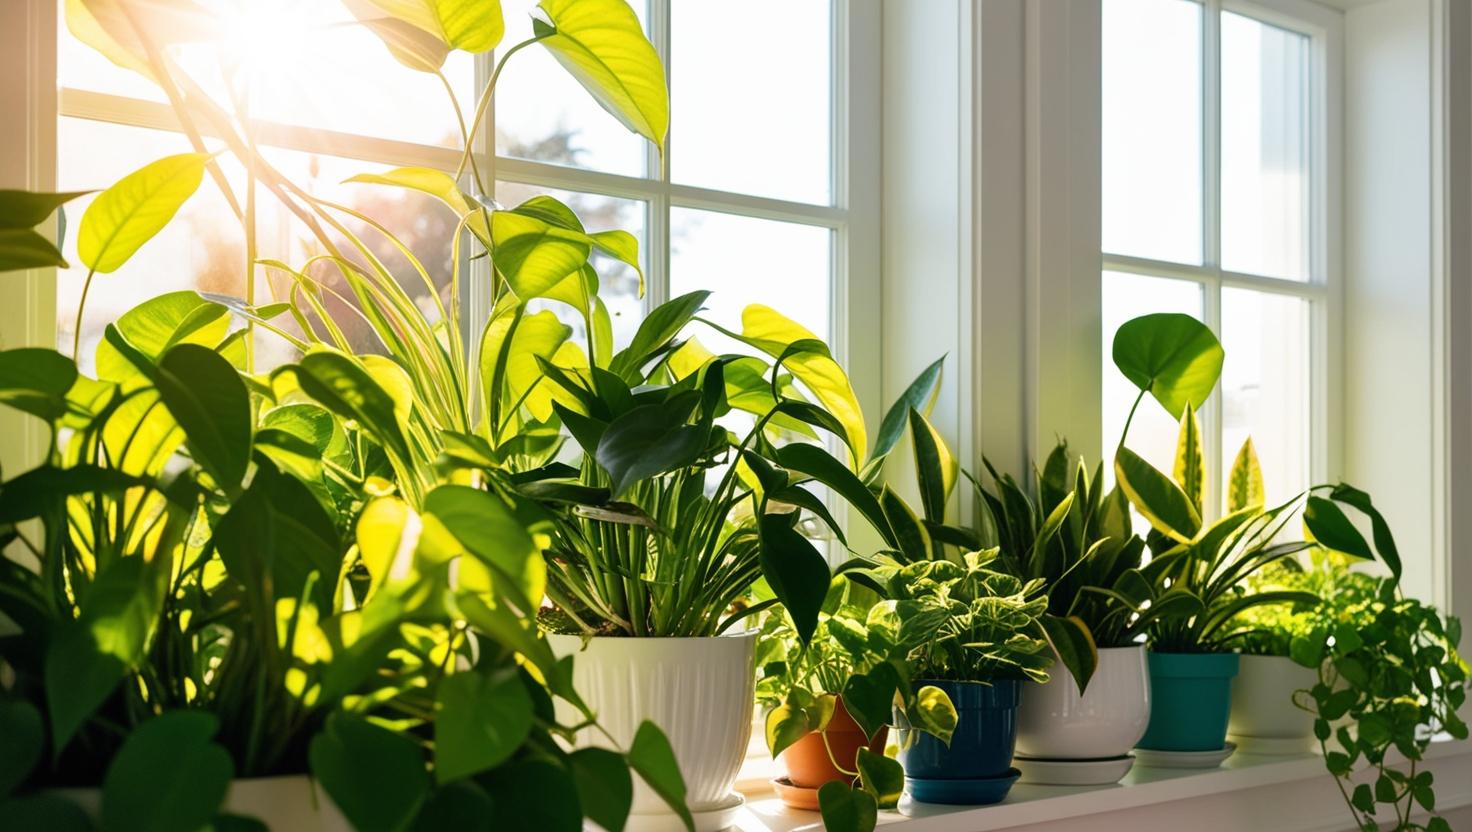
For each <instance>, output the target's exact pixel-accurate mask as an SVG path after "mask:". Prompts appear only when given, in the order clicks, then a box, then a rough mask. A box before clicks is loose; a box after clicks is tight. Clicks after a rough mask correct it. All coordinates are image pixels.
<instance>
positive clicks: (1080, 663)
mask: <svg viewBox="0 0 1472 832" xmlns="http://www.w3.org/2000/svg"><path fill="white" fill-rule="evenodd" d="M1038 623H1039V624H1040V625H1041V626H1042V630H1043V637H1044V638H1046V639H1047V640H1048V644H1049V645H1051V646H1052V648H1053V652H1054V653H1056V654H1057V655H1058V661H1059V663H1060V664H1062V665H1063V667H1064V668H1065V669H1066V670H1067V671H1068V675H1070V676H1072V677H1073V681H1074V682H1075V683H1077V684H1078V690H1079V693H1081V694H1082V693H1083V692H1085V691H1086V690H1087V689H1088V687H1089V680H1090V679H1092V678H1093V677H1094V670H1095V669H1096V668H1097V667H1098V666H1099V649H1098V648H1097V647H1096V646H1095V645H1094V636H1093V634H1092V633H1091V632H1089V627H1088V625H1087V624H1085V623H1084V622H1083V619H1081V618H1079V617H1078V616H1067V617H1065V616H1061V615H1053V614H1051V613H1049V614H1047V615H1044V616H1043V617H1042V618H1040V619H1038Z"/></svg>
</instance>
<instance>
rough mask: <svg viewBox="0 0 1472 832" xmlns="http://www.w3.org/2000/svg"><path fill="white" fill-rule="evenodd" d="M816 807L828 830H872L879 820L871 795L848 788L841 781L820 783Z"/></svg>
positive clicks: (865, 831) (829, 831) (870, 831)
mask: <svg viewBox="0 0 1472 832" xmlns="http://www.w3.org/2000/svg"><path fill="white" fill-rule="evenodd" d="M818 809H819V811H820V812H821V813H822V815H823V828H824V829H826V830H828V832H873V830H874V824H876V823H878V822H879V804H878V802H877V801H875V800H874V795H872V794H869V793H868V792H866V791H863V790H860V789H853V788H850V787H849V785H848V784H847V783H845V782H843V781H842V780H833V781H830V782H828V783H824V784H823V786H822V787H821V788H819V789H818Z"/></svg>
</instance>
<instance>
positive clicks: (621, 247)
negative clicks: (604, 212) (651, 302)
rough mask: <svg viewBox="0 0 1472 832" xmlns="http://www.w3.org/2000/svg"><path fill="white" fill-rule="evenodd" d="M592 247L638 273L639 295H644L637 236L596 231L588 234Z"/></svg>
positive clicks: (625, 232) (642, 270)
mask: <svg viewBox="0 0 1472 832" xmlns="http://www.w3.org/2000/svg"><path fill="white" fill-rule="evenodd" d="M588 236H589V237H590V238H591V239H592V240H593V246H594V248H597V249H598V250H599V251H601V252H603V253H604V254H607V255H608V256H609V257H612V258H613V259H615V260H617V261H619V262H620V263H624V264H626V265H627V266H629V267H630V268H632V269H633V270H634V273H635V274H637V275H639V297H641V298H642V297H644V269H642V268H640V266H639V238H637V237H635V236H634V235H633V234H630V233H629V232H627V231H618V230H614V231H598V232H594V233H593V234H589V235H588Z"/></svg>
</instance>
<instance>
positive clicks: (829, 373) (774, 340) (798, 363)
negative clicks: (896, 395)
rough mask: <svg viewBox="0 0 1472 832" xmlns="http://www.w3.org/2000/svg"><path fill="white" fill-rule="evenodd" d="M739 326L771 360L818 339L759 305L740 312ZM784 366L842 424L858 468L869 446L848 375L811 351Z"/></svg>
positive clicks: (777, 313) (746, 336) (793, 358)
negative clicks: (792, 345) (790, 347)
mask: <svg viewBox="0 0 1472 832" xmlns="http://www.w3.org/2000/svg"><path fill="white" fill-rule="evenodd" d="M741 326H742V332H741V334H742V335H743V337H745V338H746V339H748V340H749V343H752V344H754V345H755V346H757V347H758V348H760V349H761V350H762V351H763V352H766V353H767V354H768V355H771V356H772V357H774V358H775V357H779V356H781V355H782V351H783V350H784V349H786V348H787V346H788V345H790V344H792V343H795V342H797V341H803V340H817V337H818V336H816V335H814V334H813V333H811V332H809V331H808V330H807V329H805V328H804V327H803V326H802V325H801V324H798V323H797V322H796V321H793V320H792V319H790V318H787V317H786V316H784V315H783V314H782V313H780V312H778V311H777V310H775V309H772V308H771V307H769V306H763V305H761V304H759V303H754V304H752V305H750V306H748V307H746V309H745V310H744V311H743V312H742V313H741ZM783 366H784V367H785V368H787V369H788V370H789V371H791V373H792V375H793V376H795V377H796V378H797V380H798V381H800V382H802V384H803V385H804V386H805V387H807V388H808V390H809V391H811V392H812V394H813V396H814V397H815V398H816V399H817V400H818V402H819V403H820V404H822V405H823V407H825V408H827V409H828V412H829V413H831V414H833V417H834V418H835V419H837V420H838V421H839V423H840V424H842V425H843V429H844V430H845V431H846V432H847V433H848V439H849V443H850V444H851V445H852V455H853V464H854V467H855V468H856V469H857V467H858V466H859V463H861V462H862V461H863V456H864V451H865V449H866V448H867V447H868V442H869V435H868V431H867V429H866V428H865V426H864V411H863V409H862V408H860V407H859V398H858V396H857V395H855V393H854V388H853V385H852V384H850V383H849V380H848V374H847V373H845V372H844V371H843V368H842V367H840V366H839V365H838V362H837V361H834V360H833V358H832V357H831V356H827V355H820V354H817V353H811V352H809V353H802V354H799V355H794V356H789V357H788V359H787V360H786V362H784V364H783Z"/></svg>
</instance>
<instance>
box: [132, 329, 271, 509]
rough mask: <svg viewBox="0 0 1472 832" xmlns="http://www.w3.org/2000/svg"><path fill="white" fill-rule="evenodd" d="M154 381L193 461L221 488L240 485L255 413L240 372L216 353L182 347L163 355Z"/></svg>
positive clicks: (204, 349)
mask: <svg viewBox="0 0 1472 832" xmlns="http://www.w3.org/2000/svg"><path fill="white" fill-rule="evenodd" d="M154 381H155V384H156V385H157V387H158V391H159V395H160V396H162V397H163V402H164V405H165V406H166V407H168V408H169V412H170V413H172V414H173V415H174V420H175V421H176V422H178V424H179V427H180V428H181V429H183V431H184V436H185V442H186V444H187V445H188V447H189V452H190V455H191V456H192V457H193V458H194V461H195V462H198V463H199V464H200V466H201V467H203V468H204V469H205V470H206V471H208V472H209V473H210V475H211V476H212V477H214V478H215V481H216V482H217V483H219V485H221V486H222V487H224V488H227V489H233V488H234V487H236V486H238V485H239V484H240V482H241V480H243V479H245V471H246V468H247V467H248V466H249V465H250V451H251V408H250V394H249V393H248V392H247V391H246V388H245V383H244V382H243V381H241V379H240V375H239V374H238V373H237V372H236V371H235V368H234V367H232V366H230V362H228V361H226V360H225V359H224V358H223V357H222V356H221V355H220V354H219V353H217V352H215V351H214V350H211V349H208V348H206V347H201V346H198V345H196V344H180V345H178V346H176V347H173V348H172V349H170V350H169V351H168V352H166V353H164V356H163V358H162V359H161V360H160V361H159V366H158V375H157V376H156V378H155V380H154Z"/></svg>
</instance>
